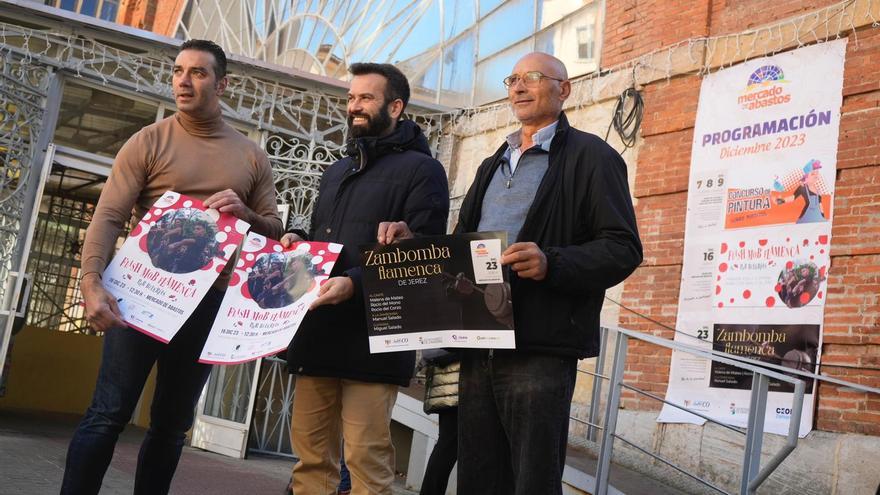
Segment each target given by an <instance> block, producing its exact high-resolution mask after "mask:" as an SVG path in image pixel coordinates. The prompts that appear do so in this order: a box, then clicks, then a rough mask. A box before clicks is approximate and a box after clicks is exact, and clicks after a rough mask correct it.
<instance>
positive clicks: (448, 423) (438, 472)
mask: <svg viewBox="0 0 880 495" xmlns="http://www.w3.org/2000/svg"><path fill="white" fill-rule="evenodd" d="M437 414H438V415H439V416H440V434H439V435H438V436H437V443H436V444H434V450H432V451H431V457H430V458H429V459H428V466H427V467H426V468H425V477H424V479H423V480H422V489H421V491H419V495H443V494H445V493H446V485H447V484H448V483H449V473H451V472H452V467H453V466H455V460H456V459H457V458H458V408H457V407H450V408H448V409H443V410H441V411H440V412H439V413H437Z"/></svg>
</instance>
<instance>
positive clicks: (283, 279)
mask: <svg viewBox="0 0 880 495" xmlns="http://www.w3.org/2000/svg"><path fill="white" fill-rule="evenodd" d="M340 251H342V245H341V244H332V243H326V242H309V241H306V242H297V243H294V244H292V245H291V246H290V247H289V248H287V249H284V248H283V247H282V246H281V244H280V243H279V242H277V241H273V240H272V239H268V238H266V237H264V236H262V235H260V234H255V233H253V232H251V233H250V234H248V237H247V239H246V240H245V241H244V245H242V248H241V257H240V258H239V260H238V262H237V263H236V265H235V270H234V271H233V272H232V277H231V279H230V281H229V288H228V289H227V290H226V295H225V296H224V297H223V302H222V303H221V304H220V310H219V311H218V312H217V318H216V319H214V326H213V327H211V333H210V334H209V335H208V340H207V342H205V347H204V348H203V349H202V355H201V356H200V357H199V362H201V363H209V364H237V363H243V362H246V361H253V360H255V359H258V358H261V357H263V356H268V355H271V354H276V353H278V352H279V351H282V350H284V349H287V346H288V344H290V341H291V339H293V336H294V334H295V333H296V331H297V329H298V328H299V325H300V323H302V320H303V318H304V317H305V315H306V312H307V311H308V310H309V305H310V304H311V303H312V301H314V300H315V299H317V297H318V290H319V289H320V287H321V285H322V284H323V283H324V282H325V281H326V280H327V279H328V278H329V276H330V272H331V271H332V270H333V265H334V264H335V263H336V259H337V258H338V257H339V252H340Z"/></svg>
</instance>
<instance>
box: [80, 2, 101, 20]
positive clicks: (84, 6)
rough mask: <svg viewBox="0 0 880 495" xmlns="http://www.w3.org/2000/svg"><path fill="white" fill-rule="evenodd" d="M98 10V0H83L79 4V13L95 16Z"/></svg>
mask: <svg viewBox="0 0 880 495" xmlns="http://www.w3.org/2000/svg"><path fill="white" fill-rule="evenodd" d="M97 10H98V0H82V3H81V4H80V6H79V13H80V14H82V15H90V16H94V15H95V12H96V11H97Z"/></svg>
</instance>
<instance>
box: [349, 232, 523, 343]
mask: <svg viewBox="0 0 880 495" xmlns="http://www.w3.org/2000/svg"><path fill="white" fill-rule="evenodd" d="M506 247H507V234H506V233H504V232H478V233H471V234H456V235H448V236H431V237H419V238H417V239H409V240H405V241H401V242H399V243H397V244H392V245H390V246H382V245H367V246H361V247H360V249H361V253H362V259H363V288H364V304H365V305H366V308H367V323H368V327H369V336H370V352H371V353H381V352H395V351H408V350H413V349H433V348H441V347H469V348H488V349H513V348H514V347H515V342H514V331H513V304H512V301H511V297H510V284H509V283H508V278H507V270H506V269H505V268H503V267H502V266H501V253H502V252H503V251H504V249H506Z"/></svg>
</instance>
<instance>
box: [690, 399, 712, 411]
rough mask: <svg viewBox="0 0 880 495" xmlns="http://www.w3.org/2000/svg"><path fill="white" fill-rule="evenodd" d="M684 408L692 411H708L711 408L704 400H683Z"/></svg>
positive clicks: (710, 404) (708, 402) (709, 403)
mask: <svg viewBox="0 0 880 495" xmlns="http://www.w3.org/2000/svg"><path fill="white" fill-rule="evenodd" d="M684 407H686V408H688V409H693V410H694V411H708V410H709V408H710V407H712V403H711V402H710V401H708V400H705V399H696V400H691V399H685V400H684Z"/></svg>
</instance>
